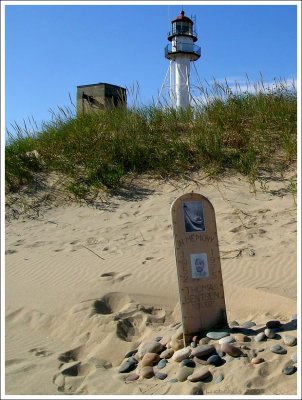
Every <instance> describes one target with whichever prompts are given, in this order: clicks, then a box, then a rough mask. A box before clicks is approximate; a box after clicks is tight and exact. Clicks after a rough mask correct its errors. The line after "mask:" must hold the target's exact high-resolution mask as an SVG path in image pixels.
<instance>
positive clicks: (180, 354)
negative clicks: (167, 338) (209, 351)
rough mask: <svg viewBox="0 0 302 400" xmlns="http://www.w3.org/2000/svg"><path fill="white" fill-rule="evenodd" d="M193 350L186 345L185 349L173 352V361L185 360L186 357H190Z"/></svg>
mask: <svg viewBox="0 0 302 400" xmlns="http://www.w3.org/2000/svg"><path fill="white" fill-rule="evenodd" d="M193 350H194V349H193ZM191 351H192V349H190V347H185V348H184V349H180V350H177V351H176V352H175V353H174V354H173V356H172V360H173V361H177V362H180V361H182V360H184V359H185V358H188V357H190V355H191Z"/></svg>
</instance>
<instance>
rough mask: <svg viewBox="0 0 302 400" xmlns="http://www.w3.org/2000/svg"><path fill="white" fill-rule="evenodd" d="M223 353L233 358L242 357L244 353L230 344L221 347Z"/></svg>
mask: <svg viewBox="0 0 302 400" xmlns="http://www.w3.org/2000/svg"><path fill="white" fill-rule="evenodd" d="M220 348H221V351H223V352H224V353H227V354H228V355H230V356H232V357H238V356H240V355H242V351H241V350H240V348H238V347H235V346H233V345H232V344H230V343H224V344H222V345H221V346H220Z"/></svg>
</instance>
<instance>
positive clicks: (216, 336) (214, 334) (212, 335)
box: [206, 332, 229, 340]
mask: <svg viewBox="0 0 302 400" xmlns="http://www.w3.org/2000/svg"><path fill="white" fill-rule="evenodd" d="M206 336H207V337H208V338H210V339H214V340H219V339H221V338H223V337H225V336H229V333H228V332H208V333H207V335H206Z"/></svg>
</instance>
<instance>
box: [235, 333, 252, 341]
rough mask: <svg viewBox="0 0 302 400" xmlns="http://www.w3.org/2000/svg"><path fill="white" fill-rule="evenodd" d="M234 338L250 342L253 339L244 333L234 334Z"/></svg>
mask: <svg viewBox="0 0 302 400" xmlns="http://www.w3.org/2000/svg"><path fill="white" fill-rule="evenodd" d="M234 339H235V340H236V342H250V341H251V339H250V338H249V337H248V336H246V335H245V334H244V333H236V334H235V335H234Z"/></svg>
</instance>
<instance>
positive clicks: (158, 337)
mask: <svg viewBox="0 0 302 400" xmlns="http://www.w3.org/2000/svg"><path fill="white" fill-rule="evenodd" d="M162 338H163V337H162V336H156V338H155V339H154V340H155V341H156V342H160V341H161V340H162Z"/></svg>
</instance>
